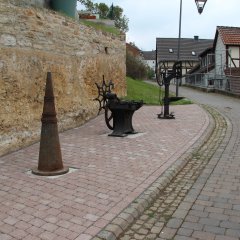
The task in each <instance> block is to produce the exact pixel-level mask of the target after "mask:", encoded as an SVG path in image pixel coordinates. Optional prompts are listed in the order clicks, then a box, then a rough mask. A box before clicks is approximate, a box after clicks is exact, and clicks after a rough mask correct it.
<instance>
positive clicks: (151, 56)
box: [142, 50, 156, 60]
mask: <svg viewBox="0 0 240 240" xmlns="http://www.w3.org/2000/svg"><path fill="white" fill-rule="evenodd" d="M142 54H143V58H144V60H156V51H155V50H153V51H142Z"/></svg>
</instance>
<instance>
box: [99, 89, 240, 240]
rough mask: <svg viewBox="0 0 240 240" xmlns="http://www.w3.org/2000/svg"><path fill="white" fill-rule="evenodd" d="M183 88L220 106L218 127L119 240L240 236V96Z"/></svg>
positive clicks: (235, 239)
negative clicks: (239, 97) (238, 97)
mask: <svg viewBox="0 0 240 240" xmlns="http://www.w3.org/2000/svg"><path fill="white" fill-rule="evenodd" d="M180 89H181V92H180V93H181V94H182V95H184V96H186V97H188V98H191V99H193V100H195V101H196V102H200V103H202V104H207V105H210V106H211V107H213V108H215V109H216V110H217V111H215V110H210V111H211V112H212V114H213V116H214V119H215V122H216V125H215V129H214V131H213V133H212V135H211V137H210V138H209V139H208V141H207V142H205V143H204V144H203V145H202V147H201V148H200V149H198V150H197V151H195V152H193V154H192V158H191V159H189V161H188V163H187V164H186V165H185V167H184V168H183V169H182V170H181V171H180V172H179V174H178V175H177V176H176V177H175V178H174V179H173V180H172V181H171V182H170V183H169V184H168V185H167V186H166V187H165V188H164V190H163V191H161V192H160V193H159V194H158V196H157V197H156V200H154V201H153V202H152V203H151V205H150V207H148V208H147V209H146V210H145V211H144V212H143V213H142V214H141V215H140V216H138V217H136V218H135V220H133V221H132V223H131V225H130V227H129V226H128V228H127V229H125V231H124V233H122V234H121V235H120V234H119V236H118V237H117V238H116V239H120V240H140V239H143V240H150V239H154V240H167V239H170V240H171V239H174V240H203V239H205V240H239V239H240V171H239V170H240V161H239V160H240V138H239V132H240V122H239V119H240V100H239V99H236V98H232V97H227V96H222V95H219V94H213V93H211V94H210V93H202V92H199V91H196V90H191V89H188V88H183V87H181V88H180ZM120 217H121V216H120ZM115 224H117V223H116V222H115ZM121 227H122V228H123V229H124V226H123V225H121ZM99 237H100V238H99V239H101V235H99ZM102 239H104V238H102ZM112 239H114V238H112Z"/></svg>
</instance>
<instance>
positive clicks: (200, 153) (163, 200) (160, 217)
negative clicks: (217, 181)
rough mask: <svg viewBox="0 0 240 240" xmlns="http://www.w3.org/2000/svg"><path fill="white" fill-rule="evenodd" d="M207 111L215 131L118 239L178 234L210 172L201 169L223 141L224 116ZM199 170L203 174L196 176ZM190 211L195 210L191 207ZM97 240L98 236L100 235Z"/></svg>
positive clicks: (139, 238)
mask: <svg viewBox="0 0 240 240" xmlns="http://www.w3.org/2000/svg"><path fill="white" fill-rule="evenodd" d="M209 111H211V114H212V116H213V117H214V122H215V128H214V131H213V132H212V134H211V136H210V137H209V139H208V140H207V141H206V142H204V144H203V145H202V146H201V147H199V148H198V149H197V150H195V151H193V152H192V154H191V155H190V156H187V158H188V159H187V164H186V165H185V166H184V167H183V168H182V169H181V171H180V172H179V173H178V174H177V176H176V177H175V178H174V179H173V180H172V181H171V182H170V184H168V185H167V187H166V188H164V189H163V190H162V191H161V192H160V193H159V194H158V196H157V197H156V200H155V201H154V202H153V203H151V206H150V207H149V208H147V209H146V210H145V211H144V212H143V213H142V214H141V216H140V217H138V218H137V219H135V221H133V223H132V224H131V226H130V227H128V228H127V229H126V230H125V232H124V233H123V234H121V235H120V236H118V238H117V239H119V240H141V239H143V240H153V239H157V240H160V239H161V240H162V239H173V238H174V236H175V237H177V236H176V233H177V230H178V228H179V227H180V226H181V225H182V223H183V219H184V218H185V217H186V214H187V213H188V210H189V209H190V208H191V206H192V204H193V202H194V201H195V200H196V197H197V195H198V191H199V189H200V188H201V187H202V185H203V184H204V183H203V180H205V179H206V175H207V173H208V172H209V171H208V169H207V170H206V169H205V171H206V173H205V174H204V172H203V169H204V168H205V167H206V165H207V164H208V162H209V160H210V159H211V158H212V157H213V155H214V154H215V152H216V151H217V149H219V148H221V147H222V146H224V145H225V144H226V142H224V141H223V139H224V138H226V129H227V123H226V121H225V119H224V118H223V117H222V116H221V115H220V114H219V113H217V112H216V111H214V110H212V109H209ZM202 172H203V174H204V175H203V176H204V177H201V178H199V179H198V177H199V175H200V174H202ZM197 179H198V180H197ZM196 180H197V181H196ZM187 194H188V196H187ZM192 211H193V212H194V210H192ZM188 220H189V221H190V222H191V224H192V218H191V217H189V219H188ZM115 224H117V223H115ZM121 227H122V228H123V227H124V226H122V225H121ZM192 232H193V231H190V230H189V231H188V229H183V235H182V236H187V235H189V234H190V233H192ZM180 234H181V231H180V233H179V236H181V235H180ZM99 239H101V235H100V234H99ZM103 239H104V238H103ZM176 239H177V238H176ZM180 239H181V238H180ZM205 239H207V238H205Z"/></svg>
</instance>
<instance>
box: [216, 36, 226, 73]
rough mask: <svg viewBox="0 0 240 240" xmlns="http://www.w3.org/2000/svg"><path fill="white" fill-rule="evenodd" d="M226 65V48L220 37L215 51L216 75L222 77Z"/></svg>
mask: <svg viewBox="0 0 240 240" xmlns="http://www.w3.org/2000/svg"><path fill="white" fill-rule="evenodd" d="M225 65H226V48H225V45H224V43H223V41H222V39H221V37H220V36H218V38H217V44H216V49H215V71H216V75H219V76H222V75H223V70H224V68H225Z"/></svg>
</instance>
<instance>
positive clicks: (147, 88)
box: [124, 77, 192, 105]
mask: <svg viewBox="0 0 240 240" xmlns="http://www.w3.org/2000/svg"><path fill="white" fill-rule="evenodd" d="M163 97H164V92H161V91H160V88H159V87H158V86H155V85H153V84H150V83H146V82H143V81H141V80H134V79H132V78H129V77H127V96H126V97H125V98H124V99H125V100H136V101H138V100H143V102H144V103H145V104H147V105H159V104H160V103H161V100H160V99H162V98H163ZM191 103H192V102H191V101H190V100H188V99H185V98H184V99H182V100H179V101H176V102H172V103H171V105H182V104H191Z"/></svg>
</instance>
